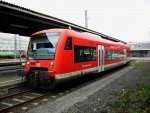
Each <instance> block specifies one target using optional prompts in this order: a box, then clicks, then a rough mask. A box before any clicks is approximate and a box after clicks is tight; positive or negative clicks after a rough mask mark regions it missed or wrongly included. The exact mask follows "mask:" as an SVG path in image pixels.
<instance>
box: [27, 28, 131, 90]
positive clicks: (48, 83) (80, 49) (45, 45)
mask: <svg viewBox="0 0 150 113" xmlns="http://www.w3.org/2000/svg"><path fill="white" fill-rule="evenodd" d="M128 51H130V49H129V47H127V46H126V45H125V44H122V43H119V42H113V41H109V40H105V39H102V38H101V37H100V36H95V35H88V34H85V33H79V32H76V31H73V30H68V29H49V30H43V31H40V32H37V33H34V34H33V35H32V37H31V39H30V43H29V47H28V52H27V59H26V64H25V68H24V72H25V75H26V82H27V84H28V85H29V86H31V87H40V88H52V87H54V86H55V84H56V83H57V82H59V81H62V80H67V79H68V80H70V79H73V78H76V77H78V76H82V75H84V74H87V73H98V72H102V71H105V70H108V69H110V68H113V67H116V66H119V65H123V64H126V63H127V62H128V61H129V60H130V59H129V57H128V56H127V52H128Z"/></svg>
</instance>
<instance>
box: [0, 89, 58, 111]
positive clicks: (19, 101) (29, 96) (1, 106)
mask: <svg viewBox="0 0 150 113" xmlns="http://www.w3.org/2000/svg"><path fill="white" fill-rule="evenodd" d="M54 93H55V92H53V91H50V92H48V91H37V90H34V89H31V90H26V91H23V92H19V93H17V94H13V95H9V96H6V97H3V98H0V113H6V112H9V111H10V110H13V109H15V108H18V107H21V106H23V105H26V104H30V103H31V102H33V101H36V100H38V99H42V98H44V97H46V96H50V95H52V94H54Z"/></svg>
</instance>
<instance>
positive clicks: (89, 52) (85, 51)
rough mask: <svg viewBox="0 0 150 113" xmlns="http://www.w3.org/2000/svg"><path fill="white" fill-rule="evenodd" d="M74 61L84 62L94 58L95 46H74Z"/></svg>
mask: <svg viewBox="0 0 150 113" xmlns="http://www.w3.org/2000/svg"><path fill="white" fill-rule="evenodd" d="M74 56H75V58H74V62H86V61H93V60H96V48H95V47H86V46H74Z"/></svg>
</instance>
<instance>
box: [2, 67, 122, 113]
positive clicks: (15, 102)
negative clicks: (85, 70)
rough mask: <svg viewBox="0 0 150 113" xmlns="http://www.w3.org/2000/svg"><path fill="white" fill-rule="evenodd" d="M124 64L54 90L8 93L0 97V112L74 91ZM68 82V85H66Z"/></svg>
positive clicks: (117, 69)
mask: <svg viewBox="0 0 150 113" xmlns="http://www.w3.org/2000/svg"><path fill="white" fill-rule="evenodd" d="M123 67H124V66H122V67H119V68H116V69H113V70H110V71H109V72H108V71H107V72H103V73H101V75H103V76H100V75H98V74H95V75H93V76H91V75H88V76H84V77H82V78H80V79H77V80H75V81H74V82H73V81H70V83H65V84H63V85H61V86H59V87H57V88H56V89H55V90H51V91H47V90H46V91H44V90H43V91H41V90H39V91H38V90H35V89H30V90H26V91H23V92H19V93H17V94H13V95H9V96H6V97H2V98H0V113H3V112H4V113H5V112H9V111H15V110H17V109H18V108H21V107H22V106H24V105H28V104H31V103H33V102H35V101H36V102H37V101H38V100H40V99H44V98H49V97H52V96H53V97H56V98H57V96H58V95H61V94H62V95H61V96H63V95H65V94H67V93H69V92H72V91H75V90H77V89H79V88H81V87H84V86H86V85H88V84H91V83H93V82H95V81H97V80H100V79H104V78H105V77H106V76H109V75H110V74H113V73H115V72H117V71H119V70H120V69H122V68H123ZM68 84H70V85H68Z"/></svg>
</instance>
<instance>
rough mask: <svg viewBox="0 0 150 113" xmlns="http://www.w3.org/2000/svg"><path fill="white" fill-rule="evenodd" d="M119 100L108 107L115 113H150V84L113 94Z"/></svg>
mask: <svg viewBox="0 0 150 113" xmlns="http://www.w3.org/2000/svg"><path fill="white" fill-rule="evenodd" d="M113 95H114V96H116V97H117V99H116V100H115V101H113V102H111V103H110V104H109V105H108V106H110V108H111V109H112V110H113V111H115V113H150V84H147V85H141V86H138V87H136V88H134V89H128V90H125V89H123V90H121V91H117V92H114V93H113Z"/></svg>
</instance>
